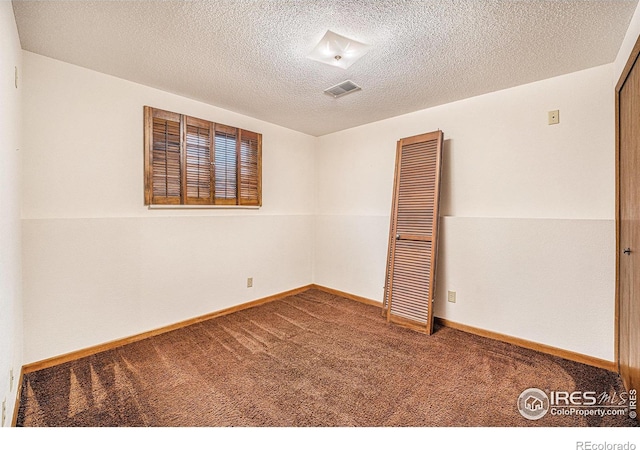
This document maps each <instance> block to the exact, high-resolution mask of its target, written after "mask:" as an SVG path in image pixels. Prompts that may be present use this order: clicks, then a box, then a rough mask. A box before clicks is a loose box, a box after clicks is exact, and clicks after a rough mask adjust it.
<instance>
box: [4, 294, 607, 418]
mask: <svg viewBox="0 0 640 450" xmlns="http://www.w3.org/2000/svg"><path fill="white" fill-rule="evenodd" d="M309 289H318V290H320V291H324V292H327V293H329V294H333V295H337V296H339V297H343V298H346V299H349V300H353V301H356V302H360V303H364V304H366V305H371V306H376V307H378V308H382V303H381V302H379V301H377V300H372V299H369V298H365V297H361V296H359V295H354V294H350V293H348V292H343V291H339V290H337V289H332V288H328V287H326V286H321V285H317V284H310V285H307V286H302V287H299V288H297V289H292V290H290V291H286V292H281V293H279V294H275V295H271V296H269V297H264V298H261V299H258V300H254V301H251V302H247V303H242V304H240V305H236V306H232V307H230V308H226V309H222V310H220V311H216V312H213V313H209V314H205V315H203V316H199V317H194V318H192V319H188V320H185V321H182V322H178V323H175V324H172V325H168V326H166V327H162V328H158V329H155V330H151V331H146V332H144V333H140V334H136V335H133V336H129V337H126V338H123V339H117V340H115V341H110V342H107V343H104V344H99V345H96V346H93V347H88V348H85V349H81V350H77V351H74V352H70V353H65V354H64V355H59V356H54V357H52V358H47V359H44V360H41V361H36V362H33V363H29V364H25V365H24V366H23V367H22V370H21V371H20V389H21V387H22V377H23V375H24V374H26V373H30V372H35V371H37V370H41V369H45V368H47V367H53V366H56V365H58V364H63V363H66V362H69V361H73V360H76V359H79V358H84V357H85V356H90V355H94V354H96V353H100V352H104V351H106V350H111V349H114V348H117V347H121V346H123V345H126V344H131V343H133V342H137V341H140V340H142V339H146V338H149V337H152V336H157V335H159V334H163V333H167V332H169V331H174V330H177V329H180V328H183V327H187V326H189V325H193V324H196V323H199V322H204V321H205V320H209V319H213V318H216V317H220V316H224V315H227V314H231V313H234V312H237V311H242V310H243V309H248V308H252V307H254V306H258V305H262V304H265V303H269V302H272V301H275V300H279V299H281V298H284V297H288V296H291V295H296V294H299V293H301V292H304V291H307V290H309ZM435 321H436V323H438V324H440V325H442V326H445V327H449V328H454V329H456V330H460V331H464V332H467V333H471V334H476V335H478V336H483V337H486V338H489V339H494V340H498V341H502V342H506V343H508V344H513V345H517V346H519V347H524V348H528V349H531V350H536V351H539V352H542V353H546V354H549V355H553V356H559V357H561V358H564V359H568V360H570V361H576V362H579V363H583V364H587V365H590V366H594V367H599V368H602V369H606V370H609V371H612V372H617V366H616V363H615V362H613V361H606V360H603V359H599V358H595V357H593V356H588V355H583V354H580V353H575V352H571V351H569V350H563V349H560V348H556V347H551V346H549V345H545V344H539V343H537V342H532V341H527V340H525V339H521V338H517V337H513V336H508V335H505V334H500V333H496V332H493V331H488V330H483V329H481V328H476V327H472V326H469V325H464V324H460V323H456V322H452V321H450V320H447V319H441V318H438V317H436V318H435ZM18 399H19V396H18ZM14 420H15V412H14Z"/></svg>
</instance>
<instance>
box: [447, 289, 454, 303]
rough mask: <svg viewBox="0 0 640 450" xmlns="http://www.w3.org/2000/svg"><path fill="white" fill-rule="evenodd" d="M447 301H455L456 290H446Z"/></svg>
mask: <svg viewBox="0 0 640 450" xmlns="http://www.w3.org/2000/svg"><path fill="white" fill-rule="evenodd" d="M447 301H448V302H451V303H455V302H456V291H448V292H447Z"/></svg>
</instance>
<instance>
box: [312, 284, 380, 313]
mask: <svg viewBox="0 0 640 450" xmlns="http://www.w3.org/2000/svg"><path fill="white" fill-rule="evenodd" d="M311 288H312V289H318V290H320V291H324V292H327V293H329V294H333V295H337V296H339V297H344V298H348V299H349V300H354V301H356V302H360V303H364V304H365V305H371V306H377V307H379V308H382V302H379V301H377V300H371V299H370V298H365V297H360V296H359V295H353V294H349V293H348V292H343V291H339V290H337V289H331V288H328V287H326V286H320V285H319V284H312V285H311Z"/></svg>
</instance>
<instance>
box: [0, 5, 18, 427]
mask: <svg viewBox="0 0 640 450" xmlns="http://www.w3.org/2000/svg"><path fill="white" fill-rule="evenodd" d="M21 60H22V52H21V50H20V41H19V39H18V31H17V29H16V24H15V19H14V17H13V8H12V7H11V3H10V2H0V211H1V213H0V401H2V400H3V399H6V400H7V421H6V423H5V425H7V426H8V425H10V422H11V417H12V416H13V407H14V404H15V395H16V391H17V389H16V384H17V383H18V375H19V373H20V367H21V366H22V363H23V359H22V342H23V337H22V334H23V332H22V280H21V262H20V259H21V246H20V243H21V228H20V152H19V150H18V149H19V148H20V134H21V133H20V117H21V91H22V88H21V79H20V80H19V81H20V83H19V87H18V88H16V86H15V76H14V75H15V68H16V67H17V68H18V73H19V75H20V76H21V75H22V67H21V65H22V62H21ZM11 369H13V373H14V376H15V379H14V382H13V389H10V382H9V371H10V370H11Z"/></svg>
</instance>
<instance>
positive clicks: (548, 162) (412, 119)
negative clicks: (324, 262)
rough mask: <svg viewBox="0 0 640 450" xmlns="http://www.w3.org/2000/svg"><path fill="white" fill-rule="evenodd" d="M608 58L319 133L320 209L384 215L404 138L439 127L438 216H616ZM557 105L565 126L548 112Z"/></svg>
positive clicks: (318, 189) (330, 212)
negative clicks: (442, 157)
mask: <svg viewBox="0 0 640 450" xmlns="http://www.w3.org/2000/svg"><path fill="white" fill-rule="evenodd" d="M611 72H612V67H611V65H605V66H600V67H596V68H592V69H588V70H584V71H581V72H576V73H572V74H568V75H565V76H560V77H556V78H552V79H548V80H543V81H539V82H536V83H531V84H527V85H523V86H518V87H514V88H511V89H506V90H504V91H499V92H494V93H491V94H486V95H482V96H479V97H474V98H469V99H466V100H462V101H459V102H455V103H450V104H447V105H443V106H438V107H435V108H430V109H426V110H423V111H418V112H415V113H411V114H407V115H404V116H399V117H395V118H393V119H388V120H384V121H381V122H376V123H372V124H368V125H364V126H361V127H357V128H352V129H350V130H346V131H342V132H339V133H334V134H331V135H327V136H323V137H320V138H319V142H320V145H319V153H318V154H319V158H318V161H317V168H316V171H317V176H318V182H317V185H316V189H317V198H318V200H317V201H318V212H319V213H320V214H374V215H378V214H381V215H388V214H389V210H390V205H391V185H392V183H393V169H394V164H395V162H394V161H395V147H396V142H397V140H398V139H400V138H403V137H408V136H413V135H416V134H420V133H426V132H429V131H433V130H437V129H441V130H443V131H444V137H445V160H444V169H443V170H444V176H443V187H442V191H443V199H442V210H441V214H442V215H445V216H447V215H450V216H466V217H526V218H575V219H580V218H589V219H611V218H613V215H614V176H615V171H614V159H613V153H612V151H611V149H612V145H613V139H614V134H613V95H612V92H611V89H610V86H611V83H610V80H611ZM556 109H558V110H560V124H558V125H552V126H550V125H548V124H547V112H548V111H550V110H556Z"/></svg>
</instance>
